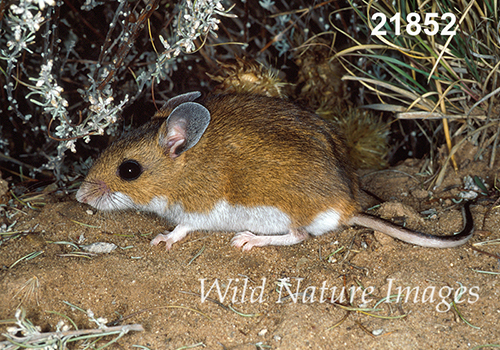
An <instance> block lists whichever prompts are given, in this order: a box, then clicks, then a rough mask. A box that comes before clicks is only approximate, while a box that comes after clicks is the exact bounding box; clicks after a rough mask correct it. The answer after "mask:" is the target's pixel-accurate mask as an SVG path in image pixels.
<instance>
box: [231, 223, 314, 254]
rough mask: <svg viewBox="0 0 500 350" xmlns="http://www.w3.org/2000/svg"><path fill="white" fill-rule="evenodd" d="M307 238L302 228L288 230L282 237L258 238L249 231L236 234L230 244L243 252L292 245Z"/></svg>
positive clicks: (307, 234) (307, 235)
mask: <svg viewBox="0 0 500 350" xmlns="http://www.w3.org/2000/svg"><path fill="white" fill-rule="evenodd" d="M307 238H309V233H307V231H306V230H305V229H303V228H299V229H290V230H289V231H288V233H286V234H284V235H272V236H258V235H255V234H253V233H252V232H250V231H243V232H238V233H237V234H235V235H234V237H233V239H231V244H232V245H233V246H235V247H237V248H241V250H243V251H248V250H250V249H252V248H253V247H264V246H266V245H293V244H297V243H300V242H302V241H304V240H306V239H307Z"/></svg>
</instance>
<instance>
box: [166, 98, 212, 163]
mask: <svg viewBox="0 0 500 350" xmlns="http://www.w3.org/2000/svg"><path fill="white" fill-rule="evenodd" d="M209 123H210V112H209V111H208V109H206V108H205V107H204V106H202V105H200V104H199V103H195V102H184V103H182V104H180V105H179V106H177V107H175V109H174V110H173V111H172V113H170V115H169V116H168V118H167V120H166V121H164V122H163V124H162V125H161V127H160V134H159V135H160V136H159V143H160V147H163V149H164V150H165V152H166V153H168V154H169V155H170V158H172V159H175V158H177V157H178V156H180V155H181V154H182V153H183V152H185V151H187V150H188V149H190V148H191V147H193V146H194V145H196V144H197V143H198V141H199V140H200V138H201V136H202V135H203V133H204V132H205V130H206V129H207V127H208V124H209Z"/></svg>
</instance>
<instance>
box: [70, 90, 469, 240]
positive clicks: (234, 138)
mask: <svg viewBox="0 0 500 350" xmlns="http://www.w3.org/2000/svg"><path fill="white" fill-rule="evenodd" d="M200 95H201V94H200V93H198V92H191V93H187V94H183V95H180V96H177V97H174V98H172V99H171V100H169V101H168V102H167V103H166V104H165V106H164V107H163V108H162V109H161V110H160V111H158V112H157V113H156V114H155V116H154V117H153V118H152V120H151V121H150V122H148V123H147V124H145V125H143V126H142V127H140V128H138V129H136V130H134V131H132V132H131V133H129V134H127V135H125V136H124V137H122V138H121V139H119V140H118V141H116V142H115V143H113V144H112V145H111V146H110V147H109V148H108V149H106V150H105V151H104V152H103V153H102V154H101V156H100V157H99V158H98V159H97V161H96V162H95V164H94V165H93V167H92V168H91V169H90V171H89V173H88V175H87V177H86V179H85V180H84V182H83V183H82V185H81V187H80V189H79V190H78V192H77V195H76V198H77V200H78V201H80V202H82V203H87V204H90V205H91V206H93V207H95V208H97V209H100V210H121V209H135V210H143V211H148V212H153V213H156V214H157V215H159V216H161V217H163V218H165V219H166V220H168V221H169V222H171V223H173V224H174V225H176V227H175V229H174V230H173V231H172V232H170V233H167V234H160V235H158V236H157V237H156V238H154V239H153V240H152V242H151V244H153V245H157V244H159V243H160V242H165V243H166V248H167V249H170V248H171V247H172V244H174V243H175V242H177V241H179V240H181V239H182V238H184V237H185V236H186V235H187V234H188V233H189V232H192V231H229V232H236V234H235V236H234V237H233V239H232V244H233V245H234V246H236V247H240V248H242V249H243V250H249V249H251V248H252V247H256V246H266V245H291V244H296V243H299V242H301V241H303V240H304V239H306V238H308V237H309V236H310V235H312V236H318V235H322V234H324V233H326V232H330V231H334V230H337V229H338V228H339V227H341V226H343V225H362V226H366V227H370V228H373V229H376V230H377V231H381V232H383V233H386V234H389V235H391V236H393V237H396V238H399V239H402V240H404V241H406V242H409V243H413V244H417V245H422V246H428V247H438V248H447V247H453V246H457V245H461V244H463V243H465V242H466V241H467V240H468V239H469V238H470V236H471V235H472V228H471V222H472V217H471V215H470V212H468V214H467V215H466V216H467V217H466V219H467V220H466V222H467V224H466V225H465V226H466V227H465V228H464V231H462V232H461V233H460V234H459V235H455V236H432V235H427V234H423V233H419V232H416V231H411V230H407V229H404V228H401V227H399V226H396V225H393V224H391V223H390V222H387V221H384V220H382V219H379V218H376V217H373V216H370V215H367V214H364V213H362V212H361V211H360V205H359V201H358V197H359V182H358V178H357V175H356V172H355V169H354V168H353V167H352V165H351V162H350V161H349V158H348V152H347V149H346V147H345V145H344V142H343V139H342V137H341V136H340V135H339V134H338V133H337V131H336V130H335V128H334V126H333V125H332V124H331V123H329V122H327V121H325V120H323V119H321V118H320V117H318V116H317V115H315V114H314V113H311V112H308V111H305V110H304V109H302V108H299V107H298V106H296V105H295V104H293V103H290V102H286V101H284V100H280V99H274V98H269V97H265V96H258V95H250V94H248V95H247V94H227V95H214V96H209V97H208V98H206V99H205V100H204V101H202V102H199V103H198V102H194V101H195V100H197V99H198V98H199V97H200ZM467 211H468V206H467Z"/></svg>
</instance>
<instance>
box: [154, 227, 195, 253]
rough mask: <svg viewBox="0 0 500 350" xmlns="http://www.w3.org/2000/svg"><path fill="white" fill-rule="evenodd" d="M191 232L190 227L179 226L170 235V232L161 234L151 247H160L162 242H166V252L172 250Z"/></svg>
mask: <svg viewBox="0 0 500 350" xmlns="http://www.w3.org/2000/svg"><path fill="white" fill-rule="evenodd" d="M189 231H191V228H190V227H188V226H185V225H179V226H177V227H176V228H175V229H174V230H173V231H172V232H170V233H168V231H167V232H165V234H163V233H160V234H159V235H158V236H156V237H155V238H154V239H153V240H152V241H151V245H158V244H160V243H161V242H165V248H166V250H170V249H171V248H172V245H173V244H174V243H175V242H178V241H180V240H181V239H183V238H184V237H186V235H187V234H188V232H189Z"/></svg>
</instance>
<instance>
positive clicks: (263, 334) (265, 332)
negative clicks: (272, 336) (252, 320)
mask: <svg viewBox="0 0 500 350" xmlns="http://www.w3.org/2000/svg"><path fill="white" fill-rule="evenodd" d="M266 334H267V328H264V329H263V330H261V331H260V332H259V333H258V336H259V337H263V336H265V335H266Z"/></svg>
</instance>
